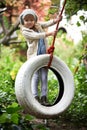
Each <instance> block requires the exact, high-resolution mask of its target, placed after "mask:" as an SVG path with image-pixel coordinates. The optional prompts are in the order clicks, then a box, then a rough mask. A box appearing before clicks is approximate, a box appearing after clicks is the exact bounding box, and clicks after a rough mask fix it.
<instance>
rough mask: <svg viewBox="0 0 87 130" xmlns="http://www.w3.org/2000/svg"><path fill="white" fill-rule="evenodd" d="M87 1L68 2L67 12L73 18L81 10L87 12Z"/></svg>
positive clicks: (69, 0)
mask: <svg viewBox="0 0 87 130" xmlns="http://www.w3.org/2000/svg"><path fill="white" fill-rule="evenodd" d="M86 4H87V1H86V0H83V1H82V0H73V1H72V0H67V4H66V7H65V12H66V14H67V15H69V16H72V15H74V14H76V13H77V12H78V11H79V10H82V9H83V10H85V11H86V10H87V6H86Z"/></svg>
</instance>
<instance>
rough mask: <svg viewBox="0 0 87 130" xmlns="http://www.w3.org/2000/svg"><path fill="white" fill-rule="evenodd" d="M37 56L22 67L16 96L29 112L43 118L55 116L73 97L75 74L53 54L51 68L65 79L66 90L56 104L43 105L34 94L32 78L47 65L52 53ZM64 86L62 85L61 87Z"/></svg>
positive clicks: (18, 75) (64, 87)
mask: <svg viewBox="0 0 87 130" xmlns="http://www.w3.org/2000/svg"><path fill="white" fill-rule="evenodd" d="M36 57H37V56H36ZM36 57H34V58H33V59H31V60H29V61H26V62H25V63H24V64H23V65H22V67H21V68H20V70H19V72H18V74H17V77H16V81H15V92H16V97H17V100H18V102H19V104H20V105H21V106H23V107H24V109H25V111H27V112H28V113H29V114H31V115H33V116H35V117H37V118H43V119H44V118H45V119H46V118H54V117H56V116H58V115H59V114H60V113H62V112H63V111H65V110H66V109H67V107H68V106H69V105H70V103H71V101H72V99H73V96H74V82H73V76H72V73H71V71H70V70H69V68H68V67H67V66H66V64H65V63H64V62H63V61H61V60H60V59H59V58H58V57H56V56H53V60H52V63H51V66H50V69H51V70H52V71H53V72H54V73H55V74H56V76H57V78H58V79H59V75H60V77H61V79H62V81H63V86H62V88H63V90H64V91H63V93H62V95H61V96H60V98H57V100H56V102H55V104H54V105H52V106H48V107H47V106H43V105H41V104H40V103H39V102H38V101H37V100H36V99H35V98H34V97H33V95H32V92H31V80H32V76H33V74H34V72H35V71H37V70H38V69H40V68H42V67H44V66H47V64H48V63H49V58H50V55H49V54H46V55H40V56H38V57H37V58H36ZM57 74H58V75H57ZM60 81H61V80H60ZM60 81H59V82H60ZM62 88H61V86H60V89H62Z"/></svg>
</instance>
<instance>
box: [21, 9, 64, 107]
mask: <svg viewBox="0 0 87 130" xmlns="http://www.w3.org/2000/svg"><path fill="white" fill-rule="evenodd" d="M19 19H20V24H21V26H20V27H21V30H22V34H23V35H24V37H25V38H26V41H27V45H28V50H27V59H29V58H33V56H36V55H37V56H38V55H41V54H46V52H47V48H48V47H47V46H48V45H47V39H46V37H48V36H54V35H55V33H56V31H53V32H45V31H44V29H45V28H47V27H49V26H52V25H54V24H56V23H57V22H58V21H60V20H61V19H62V18H61V17H58V18H57V19H54V20H49V21H47V22H38V17H37V15H36V13H35V11H34V10H32V9H25V10H24V11H23V12H22V13H21V14H20V17H19ZM39 79H41V100H40V98H39V96H38V83H39ZM32 93H33V95H34V97H35V98H36V99H37V100H38V101H40V102H41V104H42V105H45V106H47V105H48V102H47V68H45V67H43V68H41V69H40V70H38V71H37V72H35V73H34V75H33V77H32Z"/></svg>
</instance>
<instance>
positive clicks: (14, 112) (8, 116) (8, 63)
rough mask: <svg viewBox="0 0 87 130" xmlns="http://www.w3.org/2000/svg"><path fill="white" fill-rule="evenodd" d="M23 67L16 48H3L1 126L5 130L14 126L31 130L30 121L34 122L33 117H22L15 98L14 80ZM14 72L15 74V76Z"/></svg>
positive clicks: (1, 54) (0, 83)
mask: <svg viewBox="0 0 87 130" xmlns="http://www.w3.org/2000/svg"><path fill="white" fill-rule="evenodd" d="M21 65H22V62H21V61H20V60H19V57H18V56H17V57H15V49H14V48H13V49H12V48H9V47H4V46H1V52H0V124H1V126H2V127H3V129H4V130H9V129H10V130H11V129H12V128H13V125H21V126H22V127H24V129H25V130H27V128H25V126H26V127H30V128H31V126H30V124H29V123H28V124H29V125H28V124H27V121H28V120H32V118H31V116H28V115H26V116H23V115H21V113H22V111H23V109H22V108H21V107H20V106H19V105H18V103H17V100H16V97H15V90H14V79H15V76H16V74H17V72H18V70H19V67H20V66H21ZM12 72H14V73H15V76H14V74H13V73H12ZM13 76H14V77H13ZM24 124H25V125H24ZM7 125H8V126H7ZM23 125H24V126H23ZM27 125H28V126H27ZM12 130H13V129H12Z"/></svg>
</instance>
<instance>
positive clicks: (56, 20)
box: [53, 15, 62, 24]
mask: <svg viewBox="0 0 87 130" xmlns="http://www.w3.org/2000/svg"><path fill="white" fill-rule="evenodd" d="M61 20H62V16H61V15H60V16H58V17H57V18H56V19H54V20H53V22H54V24H56V23H57V22H60V21H61Z"/></svg>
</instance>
